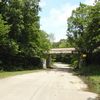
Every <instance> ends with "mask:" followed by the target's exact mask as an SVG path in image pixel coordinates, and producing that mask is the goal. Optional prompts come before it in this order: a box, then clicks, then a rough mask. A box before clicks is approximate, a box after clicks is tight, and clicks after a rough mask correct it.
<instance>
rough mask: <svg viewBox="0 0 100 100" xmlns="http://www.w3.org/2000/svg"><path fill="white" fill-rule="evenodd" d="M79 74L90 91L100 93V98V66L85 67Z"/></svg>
mask: <svg viewBox="0 0 100 100" xmlns="http://www.w3.org/2000/svg"><path fill="white" fill-rule="evenodd" d="M78 74H79V75H81V77H82V79H83V80H84V82H85V83H86V84H87V85H88V90H89V91H91V92H95V93H98V94H99V96H100V65H90V66H86V67H83V68H81V69H80V70H79V71H78ZM98 100H100V98H99V99H98Z"/></svg>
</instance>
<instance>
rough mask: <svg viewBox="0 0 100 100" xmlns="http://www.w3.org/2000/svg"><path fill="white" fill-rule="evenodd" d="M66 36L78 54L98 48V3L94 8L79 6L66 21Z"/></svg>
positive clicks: (99, 25) (99, 44)
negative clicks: (77, 50) (77, 49)
mask: <svg viewBox="0 0 100 100" xmlns="http://www.w3.org/2000/svg"><path fill="white" fill-rule="evenodd" d="M67 32H68V34H67V36H68V38H69V40H70V42H71V43H73V42H74V44H75V47H76V48H79V51H80V52H83V53H89V52H93V50H94V49H95V48H97V47H98V46H100V40H99V39H100V38H99V34H100V2H99V1H98V2H97V3H96V4H95V5H94V6H88V5H85V4H80V6H79V7H78V8H77V9H76V10H73V12H72V15H71V17H69V19H68V29H67Z"/></svg>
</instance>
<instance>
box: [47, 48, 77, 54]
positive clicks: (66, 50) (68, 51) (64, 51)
mask: <svg viewBox="0 0 100 100" xmlns="http://www.w3.org/2000/svg"><path fill="white" fill-rule="evenodd" d="M73 52H76V49H75V48H53V49H51V50H50V51H49V52H48V53H49V54H71V53H73Z"/></svg>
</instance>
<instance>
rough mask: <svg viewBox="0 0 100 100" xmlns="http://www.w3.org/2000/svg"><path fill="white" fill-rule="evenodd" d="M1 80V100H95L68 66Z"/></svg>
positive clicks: (57, 65)
mask: <svg viewBox="0 0 100 100" xmlns="http://www.w3.org/2000/svg"><path fill="white" fill-rule="evenodd" d="M55 66H56V67H57V68H56V69H52V70H45V71H40V72H35V73H30V74H25V75H17V76H13V77H9V78H5V79H0V100H95V99H94V98H95V97H96V96H97V95H96V94H95V93H91V92H88V91H85V89H86V88H87V86H86V84H84V83H83V81H82V80H81V79H80V78H78V77H77V76H74V75H73V74H72V72H71V70H70V69H69V67H68V66H67V65H64V64H55Z"/></svg>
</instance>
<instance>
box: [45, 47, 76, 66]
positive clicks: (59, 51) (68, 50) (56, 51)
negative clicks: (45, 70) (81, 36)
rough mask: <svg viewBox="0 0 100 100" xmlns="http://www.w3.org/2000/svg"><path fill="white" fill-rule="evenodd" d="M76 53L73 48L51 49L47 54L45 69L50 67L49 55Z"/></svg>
mask: <svg viewBox="0 0 100 100" xmlns="http://www.w3.org/2000/svg"><path fill="white" fill-rule="evenodd" d="M73 53H77V50H76V49H75V48H53V49H51V50H50V51H49V52H48V53H47V58H46V67H50V66H51V55H54V54H73Z"/></svg>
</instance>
